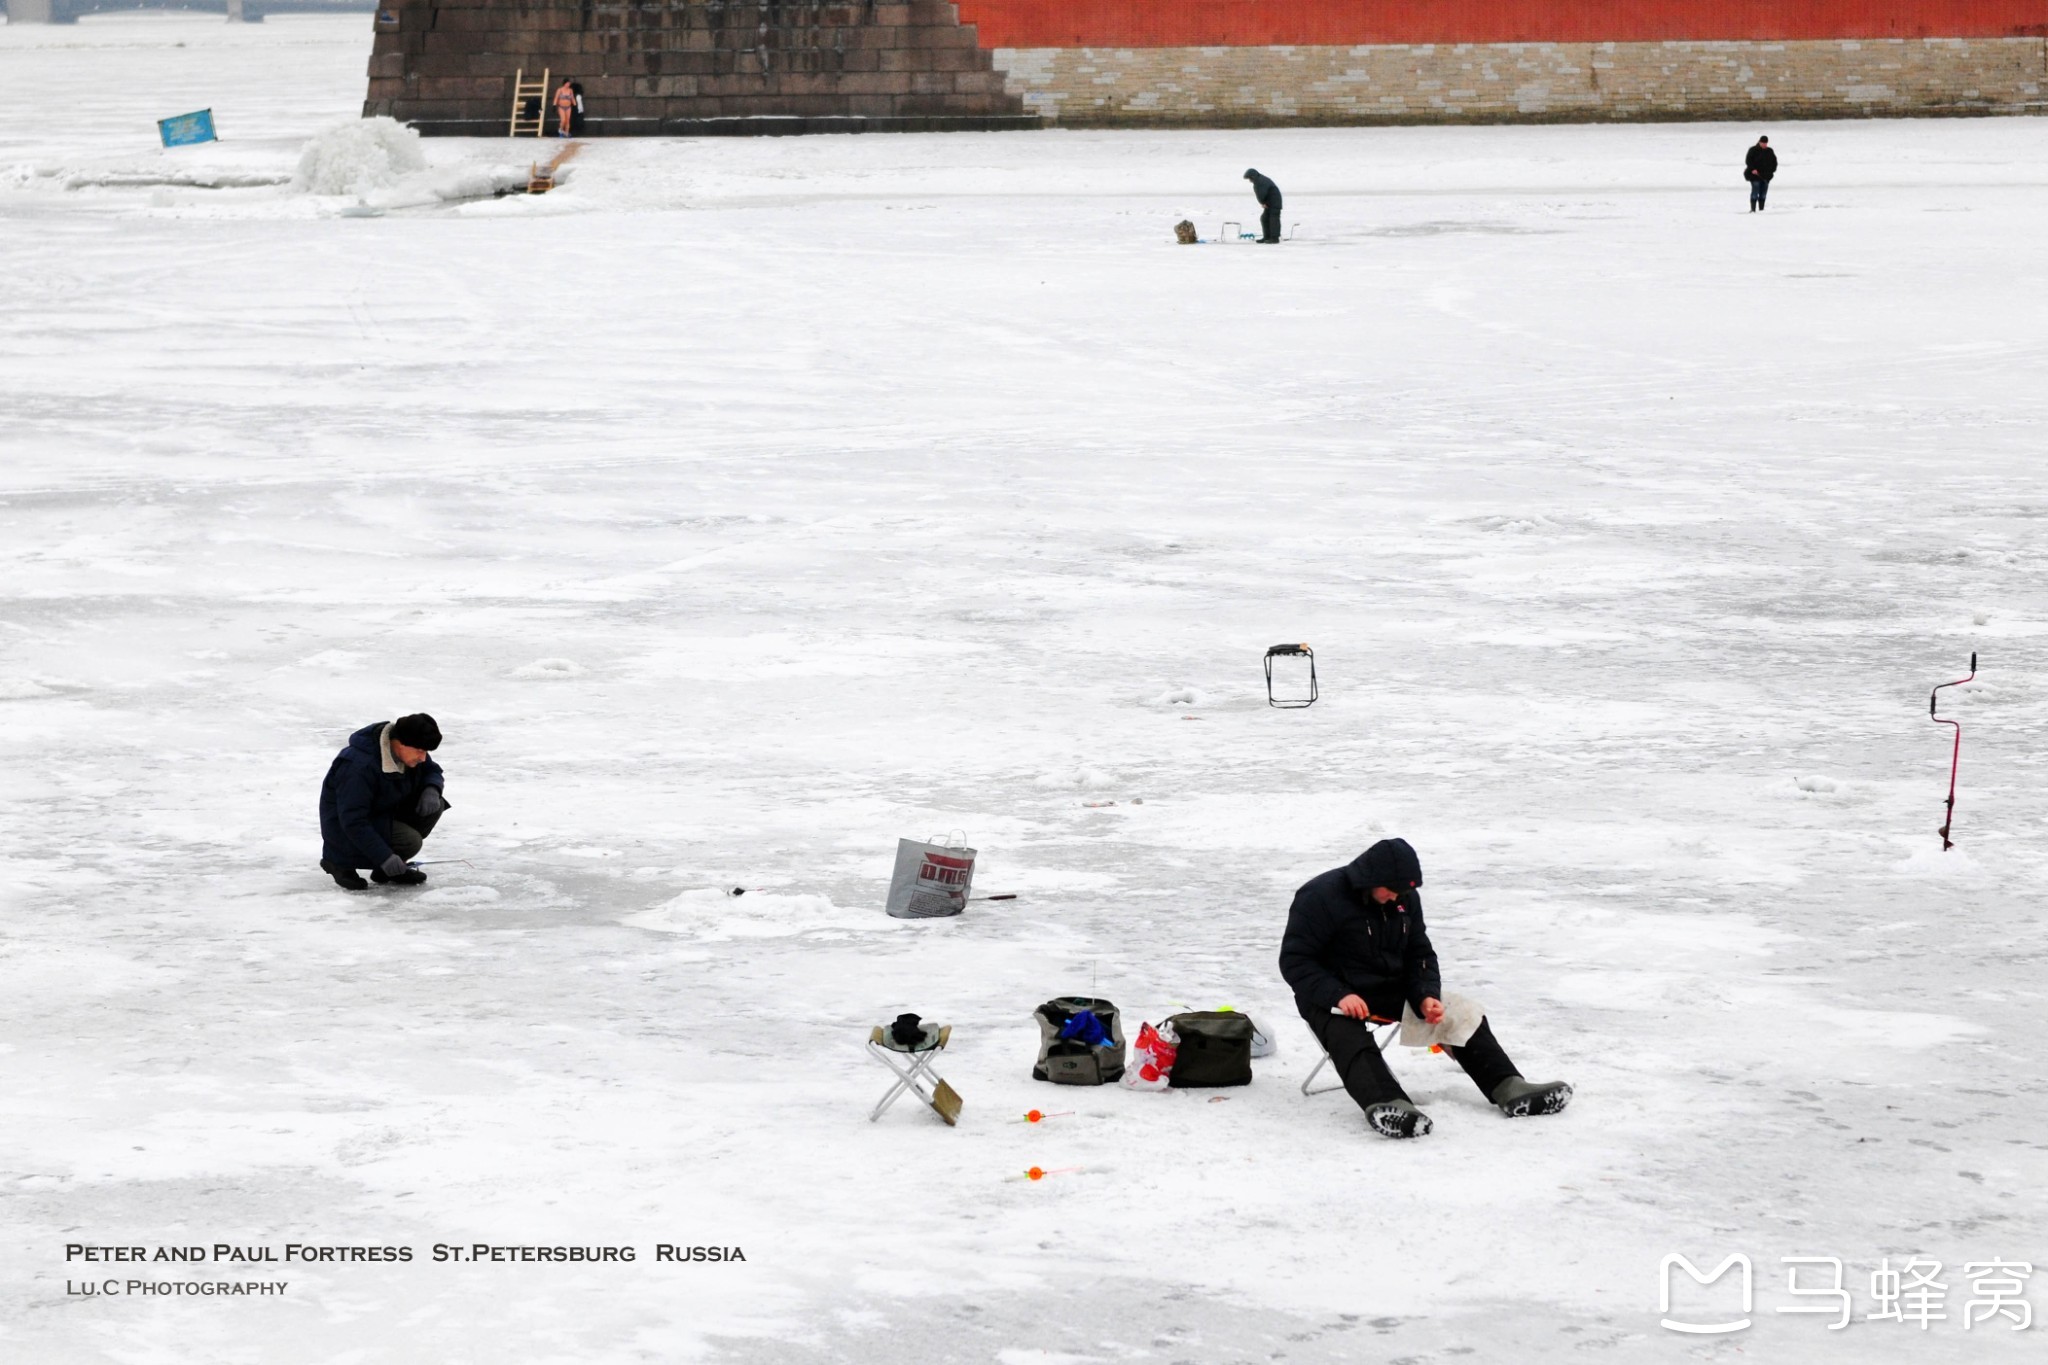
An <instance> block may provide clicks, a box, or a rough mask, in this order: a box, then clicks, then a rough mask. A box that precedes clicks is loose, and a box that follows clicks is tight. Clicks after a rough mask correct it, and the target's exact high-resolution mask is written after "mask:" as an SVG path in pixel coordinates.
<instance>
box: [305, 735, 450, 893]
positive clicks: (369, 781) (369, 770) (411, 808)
mask: <svg viewBox="0 0 2048 1365" xmlns="http://www.w3.org/2000/svg"><path fill="white" fill-rule="evenodd" d="M389 724H390V722H389V721H379V722H377V723H376V724H375V725H365V726H364V727H363V728H362V729H360V730H358V731H356V732H355V733H354V734H352V735H350V736H349V737H348V744H347V745H346V746H345V747H344V748H343V749H342V751H341V752H340V753H338V754H336V755H335V756H334V762H333V764H332V765H330V766H329V767H328V769H327V780H326V781H325V782H323V783H321V784H320V857H321V858H322V860H324V861H326V862H330V863H338V864H340V865H341V866H343V867H377V866H379V865H380V864H382V863H383V861H384V860H385V859H386V858H389V857H390V856H391V822H392V821H393V820H394V819H399V820H403V821H405V823H407V824H408V825H411V826H412V827H413V828H414V829H417V830H418V831H419V832H420V833H422V834H425V833H426V832H427V831H429V830H431V829H432V828H433V827H434V821H433V820H432V819H428V818H425V817H423V816H421V815H420V814H419V803H420V795H421V793H423V792H424V791H426V789H427V788H429V787H433V788H434V789H435V790H437V791H438V790H439V789H440V788H441V786H442V784H443V782H444V781H445V779H444V778H443V776H442V773H441V765H440V764H438V763H436V762H434V760H433V759H431V758H423V759H421V760H420V762H419V765H418V766H417V767H412V768H407V767H403V766H401V765H399V764H397V762H396V760H394V761H393V766H394V767H397V768H398V771H397V772H395V773H393V772H386V771H385V770H384V753H385V750H384V743H383V740H384V730H385V728H386V727H387V726H388V725H389Z"/></svg>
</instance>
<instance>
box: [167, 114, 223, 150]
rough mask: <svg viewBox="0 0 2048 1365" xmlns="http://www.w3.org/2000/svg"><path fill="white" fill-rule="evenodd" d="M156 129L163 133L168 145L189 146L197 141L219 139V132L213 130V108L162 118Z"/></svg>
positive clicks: (214, 140)
mask: <svg viewBox="0 0 2048 1365" xmlns="http://www.w3.org/2000/svg"><path fill="white" fill-rule="evenodd" d="M156 130H157V132H159V133H161V134H162V135H163V139H164V146H166V147H189V146H191V145H192V144H193V143H195V142H217V141H219V134H217V133H215V132H214V131H213V110H211V109H201V110H200V111H199V112H198V113H196V114H180V115H178V116H177V117H176V118H160V119H158V120H157V121H156Z"/></svg>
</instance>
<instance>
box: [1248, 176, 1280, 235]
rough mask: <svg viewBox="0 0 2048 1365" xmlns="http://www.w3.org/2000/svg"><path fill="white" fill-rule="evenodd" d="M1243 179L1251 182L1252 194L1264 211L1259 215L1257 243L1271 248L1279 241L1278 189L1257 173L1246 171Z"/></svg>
mask: <svg viewBox="0 0 2048 1365" xmlns="http://www.w3.org/2000/svg"><path fill="white" fill-rule="evenodd" d="M1244 178H1245V179H1247V180H1249V181H1251V182H1252V193H1253V194H1254V195H1256V196H1258V200H1259V204H1260V207H1262V208H1263V209H1264V210H1265V212H1263V213H1261V214H1260V215H1259V227H1260V229H1261V231H1260V234H1259V241H1260V242H1262V243H1264V244H1265V245H1267V246H1271V245H1272V244H1273V243H1275V242H1277V241H1279V240H1280V187H1279V186H1278V185H1276V184H1274V183H1273V182H1272V181H1270V180H1268V179H1267V178H1266V177H1265V176H1263V175H1260V174H1259V173H1258V172H1257V171H1246V172H1245V173H1244Z"/></svg>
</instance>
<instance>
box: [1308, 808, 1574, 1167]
mask: <svg viewBox="0 0 2048 1365" xmlns="http://www.w3.org/2000/svg"><path fill="white" fill-rule="evenodd" d="M1421 887H1422V862H1421V860H1420V859H1419V858H1417V857H1416V856H1415V850H1414V849H1413V848H1411V847H1409V845H1408V841H1407V840H1405V839H1382V840H1380V842H1378V843H1376V844H1374V845H1373V846H1372V847H1371V848H1369V849H1367V850H1366V851H1365V852H1363V853H1361V854H1359V855H1358V857H1357V858H1356V859H1355V860H1354V861H1353V862H1352V863H1351V864H1350V865H1349V866H1348V867H1338V868H1332V869H1331V870H1330V871H1328V872H1325V873H1323V874H1322V875H1321V876H1319V877H1316V878H1313V879H1312V880H1310V881H1309V882H1308V883H1307V884H1306V885H1304V886H1303V887H1302V888H1301V889H1300V890H1299V891H1297V892H1295V893H1294V904H1293V905H1292V906H1290V907H1289V908H1288V911H1287V932H1286V934H1285V936H1283V937H1282V938H1281V940H1280V974H1281V975H1282V976H1284V977H1286V978H1287V984H1288V985H1289V986H1291V987H1293V988H1294V1004H1295V1008H1296V1009H1298V1010H1300V1011H1301V1017H1302V1018H1303V1019H1305V1020H1307V1021H1308V1026H1309V1028H1310V1029H1311V1030H1313V1031H1314V1033H1315V1035H1316V1039H1317V1041H1319V1042H1320V1043H1322V1045H1323V1051H1325V1052H1327V1053H1329V1054H1330V1061H1331V1064H1332V1065H1334V1066H1335V1067H1336V1068H1337V1074H1338V1076H1340V1077H1341V1078H1342V1079H1343V1081H1344V1088H1345V1089H1346V1090H1347V1091H1349V1092H1350V1093H1351V1098H1352V1099H1354V1100H1356V1101H1357V1102H1358V1107H1359V1108H1361V1109H1363V1110H1364V1111H1365V1117H1366V1121H1367V1122H1368V1123H1370V1124H1371V1125H1372V1127H1373V1129H1374V1131H1376V1132H1379V1133H1382V1134H1384V1135H1385V1136H1387V1137H1397V1138H1408V1137H1421V1136H1422V1135H1423V1134H1424V1133H1427V1132H1428V1131H1429V1129H1430V1121H1429V1116H1428V1115H1427V1114H1425V1113H1423V1112H1422V1111H1421V1110H1420V1109H1417V1108H1416V1107H1415V1105H1414V1103H1413V1102H1412V1101H1410V1100H1409V1098H1408V1093H1407V1092H1406V1091H1405V1090H1403V1089H1402V1088H1401V1083H1400V1082H1399V1081H1397V1080H1395V1079H1394V1073H1393V1072H1392V1071H1390V1070H1389V1069H1388V1068H1387V1062H1386V1058H1385V1057H1383V1056H1382V1055H1381V1054H1380V1047H1379V1044H1378V1043H1377V1042H1375V1041H1374V1039H1373V1026H1374V1024H1375V1023H1390V1022H1393V1021H1395V1020H1401V1021H1402V1035H1403V1037H1404V1039H1408V1038H1410V1037H1413V1038H1415V1039H1417V1040H1418V1041H1417V1042H1416V1044H1415V1045H1418V1046H1427V1045H1428V1042H1427V1041H1425V1040H1431V1039H1433V1038H1434V1037H1436V1036H1439V1035H1440V1034H1447V1035H1448V1036H1449V1037H1454V1038H1459V1039H1460V1041H1458V1042H1456V1044H1455V1045H1453V1044H1452V1043H1451V1042H1448V1041H1446V1042H1444V1043H1443V1044H1442V1046H1443V1050H1444V1051H1445V1052H1446V1053H1448V1054H1449V1055H1450V1056H1451V1058H1452V1059H1453V1060H1455V1061H1456V1062H1457V1063H1458V1065H1459V1066H1461V1067H1463V1068H1464V1069H1465V1074H1466V1075H1468V1076H1470V1077H1471V1078H1472V1080H1473V1082H1474V1083H1475V1084H1476V1085H1478V1087H1479V1090H1480V1093H1481V1094H1483V1095H1485V1096H1486V1097H1487V1099H1488V1100H1490V1101H1491V1102H1492V1103H1493V1104H1494V1105H1496V1106H1497V1107H1498V1108H1499V1109H1500V1111H1501V1112H1502V1113H1504V1114H1506V1115H1508V1116H1509V1117H1510V1118H1517V1117H1521V1116H1523V1115H1527V1114H1554V1113H1556V1112H1557V1111H1558V1110H1560V1109H1562V1108H1564V1107H1565V1105H1567V1104H1569V1103H1570V1102H1571V1098H1572V1088H1571V1087H1570V1086H1569V1085H1566V1084H1565V1083H1564V1082H1562V1081H1553V1082H1550V1083H1548V1084H1544V1085H1537V1084H1533V1083H1531V1082H1529V1081H1525V1080H1523V1079H1522V1073H1521V1072H1519V1071H1517V1070H1516V1069H1515V1064H1514V1063H1513V1062H1511V1061H1509V1060H1508V1055H1507V1053H1506V1052H1505V1051H1503V1050H1502V1048H1501V1045H1500V1043H1499V1041H1498V1040H1496V1039H1495V1038H1494V1036H1493V1026H1492V1025H1491V1024H1490V1023H1489V1022H1487V1020H1486V1018H1485V1016H1484V1015H1478V1014H1477V1010H1478V1005H1477V1003H1476V1002H1473V1001H1465V1000H1462V999H1457V998H1455V997H1454V1001H1455V1006H1456V1008H1455V1010H1454V1011H1447V1009H1446V1006H1445V1000H1444V989H1443V973H1442V970H1441V969H1440V968H1439V966H1438V965H1437V957H1436V949H1435V947H1433V946H1432V945H1431V944H1430V941H1429V928H1428V926H1427V925H1425V924H1424V923H1423V919H1422V892H1421ZM1453 1013H1459V1014H1464V1015H1467V1016H1476V1026H1475V1025H1474V1021H1473V1018H1471V1017H1467V1018H1465V1019H1464V1020H1463V1021H1462V1022H1461V1021H1460V1020H1459V1019H1456V1018H1451V1017H1450V1015H1451V1014H1453ZM1467 1027H1469V1028H1470V1032H1469V1034H1467V1033H1465V1032H1464V1029H1465V1028H1467Z"/></svg>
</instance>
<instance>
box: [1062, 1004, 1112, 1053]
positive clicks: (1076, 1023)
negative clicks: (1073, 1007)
mask: <svg viewBox="0 0 2048 1365" xmlns="http://www.w3.org/2000/svg"><path fill="white" fill-rule="evenodd" d="M1060 1037H1061V1038H1063V1039H1068V1040H1071V1041H1073V1042H1079V1043H1086V1044H1087V1045H1088V1046H1089V1047H1106V1046H1108V1044H1109V1041H1110V1038H1109V1029H1108V1028H1107V1027H1106V1026H1104V1024H1103V1022H1102V1021H1101V1020H1100V1019H1098V1018H1096V1017H1095V1011H1094V1010H1082V1011H1081V1012H1079V1013H1078V1014H1075V1015H1074V1016H1072V1017H1071V1018H1069V1019H1068V1020H1067V1022H1066V1023H1064V1024H1061V1025H1060Z"/></svg>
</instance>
